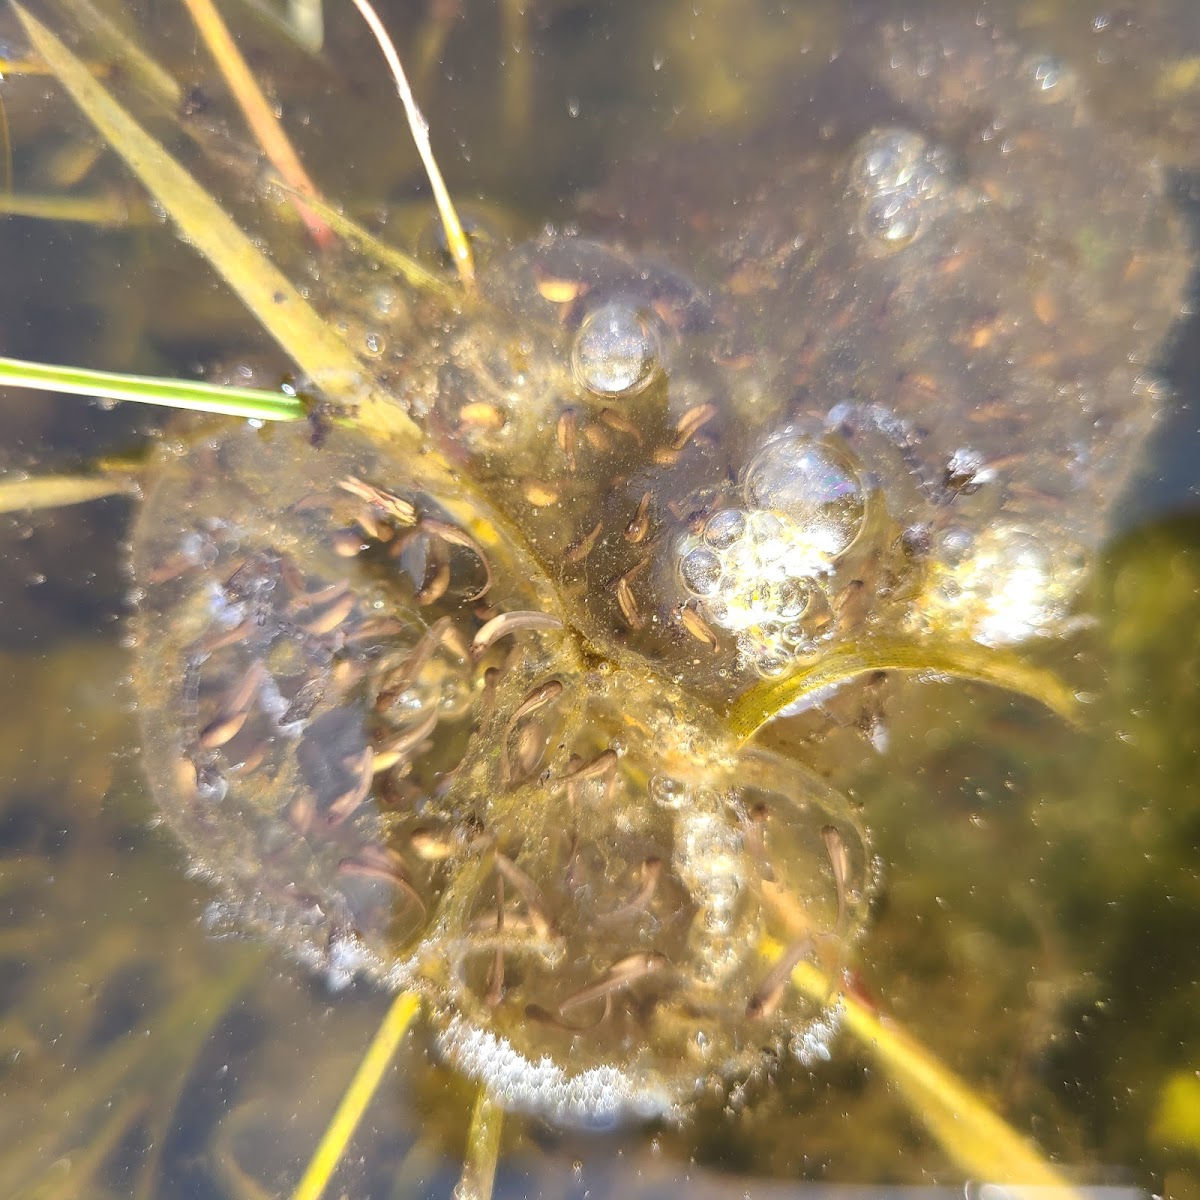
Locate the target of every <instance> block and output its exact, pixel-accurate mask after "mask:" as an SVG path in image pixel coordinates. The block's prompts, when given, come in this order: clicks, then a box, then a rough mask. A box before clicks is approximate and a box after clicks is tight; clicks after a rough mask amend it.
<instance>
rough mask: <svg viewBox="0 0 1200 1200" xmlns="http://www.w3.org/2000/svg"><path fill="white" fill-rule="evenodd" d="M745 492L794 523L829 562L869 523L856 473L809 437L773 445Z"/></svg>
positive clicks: (758, 460)
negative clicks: (864, 522) (865, 523)
mask: <svg viewBox="0 0 1200 1200" xmlns="http://www.w3.org/2000/svg"><path fill="white" fill-rule="evenodd" d="M743 487H744V489H745V494H746V499H747V500H748V501H749V502H750V503H752V504H754V505H756V506H757V507H759V508H762V509H767V510H770V511H771V512H773V513H779V514H782V515H784V516H786V517H788V518H789V519H790V520H791V521H793V522H795V523H796V524H797V525H798V526H800V528H801V529H802V530H803V531H804V533H805V535H806V536H807V537H808V538H809V539H810V541H811V542H812V545H813V548H814V549H816V550H818V551H819V552H820V553H823V554H825V555H827V556H828V557H829V558H836V557H837V556H838V555H839V554H842V553H843V552H844V551H845V550H846V549H847V547H849V546H850V544H851V543H852V542H853V541H854V539H855V538H856V537H857V536H858V533H859V530H860V529H861V528H862V525H863V521H864V520H865V518H866V503H865V500H864V498H863V494H862V486H861V484H860V483H859V479H858V475H857V473H856V472H855V471H854V468H853V467H852V466H851V465H850V464H849V462H847V461H846V460H845V459H843V458H842V457H841V456H840V455H839V454H837V453H836V452H835V451H833V450H831V449H829V448H828V447H826V446H823V445H821V444H820V443H818V442H814V441H812V440H811V439H809V438H806V437H803V436H799V435H795V434H788V435H785V436H783V437H778V438H775V439H774V440H773V441H771V442H768V443H767V445H766V446H764V447H763V449H762V450H760V451H759V453H758V454H757V455H756V456H755V458H754V459H753V461H752V462H751V463H750V466H749V467H747V468H746V475H745V479H744V482H743Z"/></svg>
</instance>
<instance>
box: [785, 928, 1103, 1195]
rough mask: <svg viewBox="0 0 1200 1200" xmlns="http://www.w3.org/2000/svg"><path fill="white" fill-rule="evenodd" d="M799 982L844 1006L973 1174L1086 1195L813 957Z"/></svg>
mask: <svg viewBox="0 0 1200 1200" xmlns="http://www.w3.org/2000/svg"><path fill="white" fill-rule="evenodd" d="M762 948H763V952H764V955H765V956H766V957H768V958H770V959H771V960H772V961H773V962H778V961H779V959H780V958H781V956H782V954H783V947H782V946H781V945H779V944H778V943H775V942H771V941H767V942H765V943H764V945H763V947H762ZM791 982H792V984H793V986H795V987H797V988H799V990H800V991H802V992H803V993H804V994H805V995H806V996H808V997H809V999H810V1000H812V1001H814V1002H815V1003H816V1004H819V1005H821V1006H823V1007H828V1006H830V1005H831V1004H836V1006H837V1008H838V1010H839V1011H840V1013H841V1018H842V1025H843V1026H844V1027H845V1028H846V1029H847V1030H848V1031H849V1032H850V1033H852V1034H853V1035H854V1036H855V1037H856V1038H857V1039H858V1040H859V1041H860V1042H861V1043H862V1044H863V1046H865V1047H866V1048H867V1049H868V1050H869V1051H870V1053H871V1054H872V1055H873V1056H874V1058H875V1060H876V1062H877V1063H878V1064H879V1066H880V1067H882V1068H883V1070H884V1071H885V1072H886V1074H887V1075H888V1076H889V1077H890V1078H891V1079H892V1080H893V1081H894V1082H895V1084H896V1087H897V1088H898V1090H899V1092H900V1094H901V1095H902V1096H903V1098H904V1100H905V1102H906V1104H907V1105H908V1107H909V1108H910V1109H911V1110H912V1112H913V1113H914V1114H915V1115H916V1116H917V1117H918V1118H919V1119H920V1120H921V1122H922V1123H923V1124H924V1125H925V1128H926V1129H927V1130H928V1131H929V1133H930V1134H931V1135H932V1136H933V1138H934V1139H935V1140H936V1141H937V1143H938V1144H939V1145H940V1146H941V1147H942V1149H943V1150H944V1151H945V1152H946V1155H947V1156H948V1157H949V1158H950V1159H952V1160H953V1161H954V1162H955V1163H956V1164H957V1165H958V1166H959V1167H960V1168H961V1169H962V1170H963V1171H965V1172H966V1173H967V1174H968V1175H969V1176H970V1177H971V1178H973V1179H976V1180H980V1181H982V1182H987V1183H997V1184H1000V1183H1003V1184H1009V1185H1020V1186H1011V1187H1009V1188H1008V1191H1009V1192H1010V1194H1015V1195H1020V1194H1021V1187H1028V1188H1038V1189H1039V1191H1038V1192H1037V1200H1080V1196H1079V1193H1078V1191H1077V1190H1076V1189H1075V1188H1073V1187H1072V1186H1071V1184H1070V1183H1069V1182H1068V1181H1067V1179H1066V1178H1065V1177H1064V1176H1063V1175H1062V1174H1061V1172H1059V1171H1058V1170H1057V1169H1056V1168H1055V1167H1054V1166H1052V1165H1051V1164H1050V1163H1049V1162H1047V1161H1046V1160H1045V1159H1044V1158H1043V1157H1042V1156H1041V1154H1040V1153H1039V1152H1038V1150H1037V1148H1036V1147H1035V1146H1034V1145H1033V1143H1032V1142H1031V1141H1030V1140H1029V1139H1027V1138H1025V1137H1022V1136H1021V1134H1019V1133H1018V1132H1017V1131H1016V1130H1015V1129H1013V1127H1012V1126H1011V1125H1009V1124H1008V1123H1007V1122H1006V1121H1004V1120H1003V1119H1002V1118H1001V1117H1000V1116H999V1115H997V1114H996V1113H995V1112H993V1111H992V1110H991V1109H990V1108H989V1107H988V1106H987V1104H986V1103H985V1102H984V1101H983V1100H982V1099H981V1098H980V1097H979V1096H978V1095H977V1094H976V1093H975V1092H974V1091H972V1089H971V1087H970V1086H969V1085H968V1084H967V1083H966V1082H965V1081H964V1080H962V1079H959V1078H958V1076H956V1075H955V1074H954V1073H953V1072H952V1071H950V1070H949V1069H948V1068H947V1067H945V1066H944V1065H943V1064H942V1063H940V1062H939V1061H938V1060H937V1058H936V1057H935V1056H934V1055H933V1054H932V1053H931V1052H930V1051H929V1050H928V1049H927V1048H926V1047H925V1046H922V1045H921V1043H920V1042H918V1041H917V1040H916V1038H914V1037H913V1036H912V1035H911V1034H910V1033H907V1032H906V1031H905V1030H904V1029H902V1028H901V1027H900V1026H899V1025H898V1024H897V1023H896V1022H895V1021H894V1020H892V1019H891V1018H889V1017H885V1016H882V1015H880V1014H879V1013H877V1012H876V1011H875V1010H874V1009H872V1008H870V1007H869V1006H868V1005H866V1004H864V1003H863V1002H862V1001H861V1000H859V999H858V998H857V997H855V996H853V995H850V994H848V993H846V992H843V993H841V994H840V995H838V994H837V988H836V986H835V985H834V984H833V983H832V982H831V981H830V979H829V977H828V976H827V975H826V974H825V973H824V972H823V971H821V970H819V969H818V968H817V967H816V966H814V965H813V964H812V963H811V962H808V961H803V962H800V963H798V964H797V965H796V967H795V968H794V969H793V970H792V973H791ZM1046 1188H1051V1189H1054V1190H1053V1191H1052V1192H1047V1191H1045V1190H1044V1189H1046Z"/></svg>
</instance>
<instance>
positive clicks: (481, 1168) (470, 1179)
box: [454, 1088, 504, 1200]
mask: <svg viewBox="0 0 1200 1200" xmlns="http://www.w3.org/2000/svg"><path fill="white" fill-rule="evenodd" d="M503 1128H504V1109H502V1108H501V1107H500V1105H498V1104H497V1103H496V1102H495V1101H494V1100H493V1099H492V1098H491V1097H490V1096H489V1095H488V1093H487V1089H486V1088H480V1089H479V1095H478V1096H476V1097H475V1110H474V1112H472V1113H471V1128H470V1130H469V1132H468V1133H467V1153H466V1158H465V1161H464V1163H463V1171H462V1176H461V1177H460V1179H459V1181H458V1187H456V1188H455V1189H454V1195H455V1198H456V1200H492V1189H493V1187H494V1186H495V1183H496V1162H497V1160H498V1159H499V1157H500V1133H501V1131H502V1130H503Z"/></svg>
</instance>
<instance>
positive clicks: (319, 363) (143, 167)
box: [13, 3, 417, 436]
mask: <svg viewBox="0 0 1200 1200" xmlns="http://www.w3.org/2000/svg"><path fill="white" fill-rule="evenodd" d="M13 9H14V11H15V12H16V14H17V16H18V17H19V18H20V20H21V23H22V25H24V27H25V31H26V33H27V34H28V35H29V40H30V41H31V43H32V44H33V47H34V49H36V51H37V52H38V54H39V55H40V56H41V57H42V58H43V59H45V61H46V62H47V64H48V65H49V66H50V67H51V69H52V70H53V71H54V74H55V75H56V76H57V77H58V80H59V82H60V83H61V84H62V86H63V87H64V88H65V89H66V91H67V92H68V93H69V94H70V96H71V98H72V99H73V100H74V101H75V103H76V104H77V105H78V106H79V108H80V109H81V110H82V112H83V113H84V115H85V116H87V118H88V120H90V121H91V122H92V124H93V125H94V126H95V127H96V130H97V131H98V132H99V134H100V135H101V137H103V138H104V140H105V141H106V142H107V143H108V144H109V145H110V146H111V147H112V148H113V149H114V150H115V151H116V152H117V153H118V154H119V155H120V156H121V158H122V159H124V161H125V163H126V165H127V166H128V167H129V169H130V170H131V171H132V172H133V173H134V174H135V175H136V176H137V177H138V179H139V180H140V181H141V183H142V185H143V186H144V187H145V188H146V190H147V191H149V192H150V193H151V195H153V196H154V198H155V199H156V200H157V201H158V202H159V204H161V205H162V207H163V208H164V209H166V211H167V212H168V213H170V215H171V217H172V219H173V220H174V222H175V224H176V225H178V227H179V229H180V232H181V233H182V234H183V236H184V238H185V239H186V240H187V241H189V242H191V243H192V245H193V246H195V248H196V249H197V250H198V251H199V252H200V254H202V255H203V256H204V258H206V259H207V260H208V262H209V263H210V264H211V265H212V267H213V268H214V269H215V270H216V271H217V272H218V274H220V275H221V277H222V278H223V279H224V280H225V282H226V283H227V284H228V285H229V286H230V288H232V289H233V291H234V292H236V293H237V295H238V297H239V298H240V299H241V301H242V303H243V304H245V305H246V307H247V308H248V309H249V310H250V311H251V312H252V313H253V314H254V316H255V317H256V318H257V319H258V321H259V322H260V323H261V324H262V326H263V328H264V329H266V330H267V332H268V333H270V334H271V336H272V337H273V338H274V339H275V340H276V341H277V342H278V343H279V345H280V346H282V347H283V349H284V350H285V351H286V352H287V354H288V355H289V356H290V357H291V358H292V360H293V361H294V362H295V363H296V365H297V366H298V367H299V368H300V369H301V371H303V372H304V373H305V374H306V375H307V376H309V378H310V379H312V380H313V382H314V383H315V384H316V385H317V387H319V388H320V389H321V390H322V391H324V392H325V393H326V394H327V395H328V396H329V397H330V398H331V399H336V400H338V401H341V402H342V403H348V404H353V403H356V402H357V401H359V400H360V399H363V398H365V393H366V388H367V380H366V378H365V376H364V371H363V364H362V363H361V362H360V361H359V359H358V357H357V356H356V355H355V354H354V353H353V352H352V351H351V350H350V348H349V346H347V345H346V343H345V342H344V341H342V340H341V338H340V337H339V336H338V335H337V334H336V333H335V332H334V330H333V329H332V328H331V327H330V326H328V325H327V324H325V322H324V321H322V320H321V318H320V316H318V314H317V313H316V311H315V310H314V309H313V308H312V307H311V306H310V305H309V304H308V303H307V301H306V300H305V299H304V298H303V297H302V296H301V295H300V293H299V292H298V291H297V290H296V288H294V287H293V286H292V284H291V283H290V281H289V280H288V279H287V278H286V277H285V276H284V275H283V273H282V272H281V271H280V270H279V269H278V268H277V267H276V266H275V265H274V263H272V262H271V261H270V260H269V259H268V258H267V257H266V256H265V255H264V254H263V253H262V252H261V251H260V250H259V249H258V247H257V246H255V244H254V243H253V242H252V241H251V240H250V238H248V237H247V236H246V234H245V233H243V232H242V230H241V229H239V228H238V227H237V225H236V224H235V223H234V222H233V220H232V219H231V218H230V217H229V216H228V214H227V213H225V211H224V210H223V209H222V208H221V206H220V205H219V204H217V202H216V201H215V200H214V199H213V198H212V197H211V196H210V195H209V194H208V193H207V192H206V191H205V190H204V189H203V188H202V187H200V185H199V184H198V183H196V181H195V180H194V179H193V178H192V177H191V175H189V174H188V172H187V171H185V170H184V169H183V167H181V166H180V165H179V164H178V163H177V162H176V161H175V160H174V159H173V158H172V157H171V156H170V155H169V154H167V152H166V151H165V150H163V148H162V147H161V146H160V145H159V144H158V142H156V141H155V140H154V138H152V137H151V136H150V135H149V134H148V133H146V131H145V130H144V129H142V127H141V126H140V125H139V124H138V123H137V122H136V121H135V120H134V119H133V117H131V116H130V115H129V113H128V112H126V110H125V109H124V108H122V107H121V105H120V104H118V103H117V101H116V100H115V99H113V97H112V96H110V95H109V93H108V92H107V91H106V90H105V89H104V87H103V86H102V85H101V84H100V83H98V82H97V81H96V80H95V79H94V78H93V77H92V75H91V73H90V72H89V71H88V69H87V67H86V66H85V65H84V64H83V63H82V62H80V60H79V59H78V58H76V57H75V55H74V54H72V53H71V51H70V50H68V49H67V47H66V46H65V45H64V44H63V43H62V41H60V40H59V39H58V38H57V37H56V36H55V35H54V34H53V33H51V32H50V30H49V29H47V28H46V26H45V25H43V24H42V23H41V22H40V21H38V20H37V19H36V18H35V17H33V16H31V15H30V14H29V13H28V12H26V11H25V9H24V8H22V7H21V6H20V5H19V4H16V3H14V4H13ZM410 424H411V423H410ZM416 434H417V430H416V427H415V426H413V427H412V429H411V431H410V435H411V436H416Z"/></svg>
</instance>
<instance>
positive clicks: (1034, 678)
mask: <svg viewBox="0 0 1200 1200" xmlns="http://www.w3.org/2000/svg"><path fill="white" fill-rule="evenodd" d="M875 671H908V672H919V673H928V674H934V675H950V676H953V677H955V678H958V679H970V680H973V681H974V682H976V683H987V684H991V685H992V686H993V687H999V688H1004V689H1006V690H1007V691H1010V692H1016V693H1017V694H1018V695H1021V696H1028V697H1029V698H1030V699H1031V700H1036V701H1037V702H1038V703H1039V704H1044V705H1045V706H1046V707H1047V708H1048V709H1050V711H1051V712H1053V713H1054V714H1056V715H1057V716H1059V717H1061V718H1062V719H1063V720H1064V721H1066V722H1068V723H1069V724H1076V723H1077V722H1078V720H1079V701H1078V700H1077V699H1076V697H1075V693H1074V692H1073V691H1071V689H1070V688H1069V687H1068V686H1067V685H1066V684H1065V683H1064V682H1063V681H1062V680H1061V679H1060V678H1059V677H1058V676H1057V675H1056V674H1055V673H1054V672H1053V671H1050V670H1047V669H1046V668H1044V667H1037V666H1034V665H1033V664H1032V663H1028V662H1025V661H1024V660H1023V659H1020V658H1018V657H1017V656H1016V655H1015V654H1011V653H1008V652H1006V651H1003V650H993V649H990V648H989V647H987V646H981V645H978V644H977V643H975V642H954V643H951V642H940V643H939V642H936V641H931V642H928V643H925V642H916V641H909V640H904V639H899V638H874V639H870V640H865V639H864V640H863V641H860V642H849V643H847V644H846V645H843V646H838V647H836V648H835V649H833V650H831V651H828V652H827V653H825V654H822V655H821V656H820V657H818V658H817V659H816V661H815V662H813V663H812V664H811V665H808V666H804V667H802V668H801V669H800V670H799V671H794V672H792V674H790V675H786V676H784V677H783V678H782V679H767V680H764V681H763V682H762V683H756V684H755V685H754V686H753V687H750V688H747V690H746V691H744V692H743V693H742V694H741V695H740V696H737V697H735V698H734V700H733V701H732V702H731V703H730V704H729V706H728V707H727V708H726V709H725V717H726V719H727V720H728V721H729V729H730V732H731V733H732V734H733V735H734V736H735V737H737V738H739V739H742V740H747V739H749V738H751V737H753V736H754V734H755V733H757V732H758V730H759V729H761V728H762V727H763V726H764V725H766V724H767V723H768V722H769V721H772V720H773V719H774V718H775V717H777V716H779V714H780V713H782V712H783V711H784V710H785V709H787V708H788V707H789V706H790V705H792V704H794V703H795V702H796V701H797V700H802V699H804V697H805V696H811V695H813V694H815V693H816V692H819V691H823V690H824V689H826V688H831V687H836V686H837V685H838V684H842V683H848V682H850V680H852V679H859V678H861V677H862V676H863V675H870V674H873V673H874V672H875Z"/></svg>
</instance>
